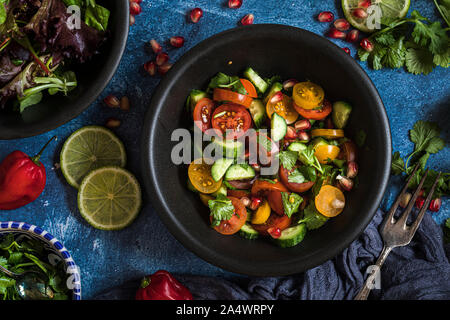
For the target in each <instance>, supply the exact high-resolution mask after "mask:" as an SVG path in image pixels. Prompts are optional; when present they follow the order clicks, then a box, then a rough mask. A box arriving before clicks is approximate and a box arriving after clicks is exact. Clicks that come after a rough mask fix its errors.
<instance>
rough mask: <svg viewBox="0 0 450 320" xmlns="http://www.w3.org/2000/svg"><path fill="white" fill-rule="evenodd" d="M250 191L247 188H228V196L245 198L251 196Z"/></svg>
mask: <svg viewBox="0 0 450 320" xmlns="http://www.w3.org/2000/svg"><path fill="white" fill-rule="evenodd" d="M249 195H250V192H249V191H247V190H227V196H228V197H234V198H238V199H241V198H244V197H249Z"/></svg>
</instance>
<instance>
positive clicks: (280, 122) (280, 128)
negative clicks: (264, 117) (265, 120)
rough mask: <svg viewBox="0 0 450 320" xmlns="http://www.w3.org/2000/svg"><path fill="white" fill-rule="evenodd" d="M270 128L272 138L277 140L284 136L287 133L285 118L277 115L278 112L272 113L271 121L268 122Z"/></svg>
mask: <svg viewBox="0 0 450 320" xmlns="http://www.w3.org/2000/svg"><path fill="white" fill-rule="evenodd" d="M270 129H271V134H272V140H273V141H275V142H277V141H280V140H281V139H283V138H284V136H285V135H286V133H287V124H286V120H285V119H284V118H283V117H282V116H280V115H278V113H276V112H275V113H274V114H273V115H272V121H271V123H270Z"/></svg>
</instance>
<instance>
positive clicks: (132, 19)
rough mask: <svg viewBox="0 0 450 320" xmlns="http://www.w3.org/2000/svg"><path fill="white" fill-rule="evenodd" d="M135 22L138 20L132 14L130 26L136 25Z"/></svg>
mask: <svg viewBox="0 0 450 320" xmlns="http://www.w3.org/2000/svg"><path fill="white" fill-rule="evenodd" d="M135 22H136V18H135V17H134V16H133V15H132V14H130V26H132V25H134V24H135Z"/></svg>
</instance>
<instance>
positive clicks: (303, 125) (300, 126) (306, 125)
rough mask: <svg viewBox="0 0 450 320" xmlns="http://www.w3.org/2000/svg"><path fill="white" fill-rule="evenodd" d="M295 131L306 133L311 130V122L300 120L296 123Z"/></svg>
mask: <svg viewBox="0 0 450 320" xmlns="http://www.w3.org/2000/svg"><path fill="white" fill-rule="evenodd" d="M295 129H296V130H300V131H304V130H309V129H311V122H310V121H309V120H308V119H303V120H299V121H297V122H296V123H295Z"/></svg>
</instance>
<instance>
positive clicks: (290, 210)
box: [281, 192, 303, 218]
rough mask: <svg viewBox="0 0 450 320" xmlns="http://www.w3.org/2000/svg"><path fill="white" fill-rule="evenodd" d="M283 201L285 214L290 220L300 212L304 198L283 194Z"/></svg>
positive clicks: (293, 194) (287, 193) (292, 194)
mask: <svg viewBox="0 0 450 320" xmlns="http://www.w3.org/2000/svg"><path fill="white" fill-rule="evenodd" d="M281 199H282V200H283V208H284V213H285V214H286V215H287V216H288V217H289V218H290V217H291V216H292V215H293V214H294V213H296V212H298V208H299V207H300V204H301V203H302V202H303V198H302V197H300V196H299V195H298V194H296V193H291V194H289V192H282V193H281Z"/></svg>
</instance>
